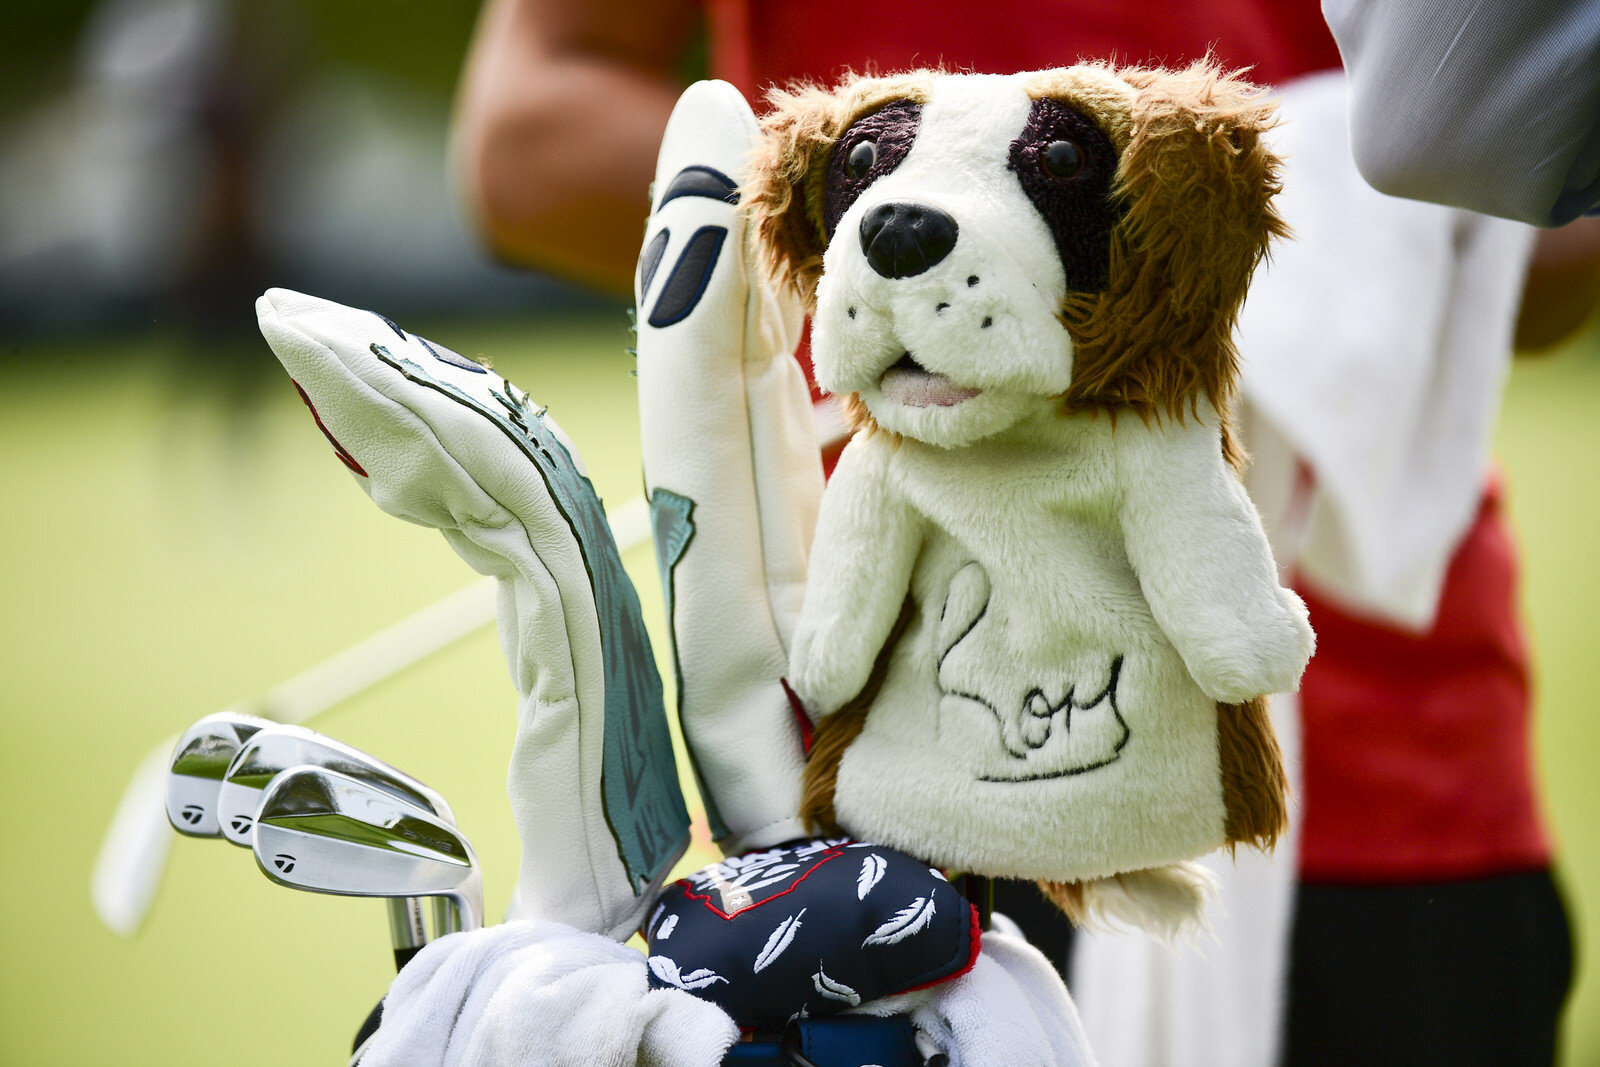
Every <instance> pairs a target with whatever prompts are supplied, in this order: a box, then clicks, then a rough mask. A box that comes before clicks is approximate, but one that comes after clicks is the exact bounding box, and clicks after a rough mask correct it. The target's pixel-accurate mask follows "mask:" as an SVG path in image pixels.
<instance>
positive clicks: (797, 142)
mask: <svg viewBox="0 0 1600 1067" xmlns="http://www.w3.org/2000/svg"><path fill="white" fill-rule="evenodd" d="M933 75H934V72H933V71H927V70H919V71H912V72H911V73H909V74H897V75H894V76H892V77H886V78H863V77H861V76H860V75H857V74H846V75H845V77H844V79H843V80H842V81H840V82H839V84H838V85H837V86H836V87H834V88H833V89H832V90H827V89H820V88H818V87H816V86H814V85H794V86H791V87H789V88H788V89H772V90H770V91H768V93H767V107H768V108H769V110H768V112H767V114H766V116H765V117H763V118H762V120H761V130H762V132H763V133H764V134H766V136H765V137H763V138H762V139H761V143H760V144H759V145H757V146H756V149H755V151H754V153H753V154H752V155H751V159H750V168H749V171H748V174H747V176H746V178H745V185H744V189H743V190H742V191H741V197H740V198H741V201H742V202H743V203H744V205H745V210H747V211H748V212H750V217H751V220H752V221H753V222H754V223H755V233H756V240H757V243H758V245H759V246H760V248H761V253H760V254H761V255H762V256H763V257H764V258H765V260H766V263H765V266H766V270H767V275H768V277H770V278H771V279H772V281H773V282H774V283H775V284H777V285H787V286H793V287H794V288H795V290H796V291H798V292H799V293H800V296H801V298H802V299H803V300H804V301H805V304H806V306H807V307H808V308H809V307H811V306H813V297H814V296H815V294H816V289H817V279H818V278H820V277H821V276H822V253H823V250H824V249H825V248H826V247H827V244H828V238H827V235H826V233H825V230H826V227H825V226H824V225H823V194H824V189H823V185H824V177H823V176H824V172H825V171H826V170H827V167H828V161H829V159H830V158H831V157H832V155H833V146H834V145H835V144H837V143H838V140H839V138H840V137H841V136H843V135H844V133H845V131H846V130H848V129H849V128H850V126H851V124H853V123H854V122H856V121H857V120H858V119H860V118H862V117H864V116H866V115H869V114H871V113H873V112H874V111H877V110H879V109H881V108H883V107H884V106H886V105H887V104H890V103H892V102H893V101H896V100H911V101H915V102H917V103H923V102H926V100H927V98H928V95H929V92H930V89H931V84H932V78H933Z"/></svg>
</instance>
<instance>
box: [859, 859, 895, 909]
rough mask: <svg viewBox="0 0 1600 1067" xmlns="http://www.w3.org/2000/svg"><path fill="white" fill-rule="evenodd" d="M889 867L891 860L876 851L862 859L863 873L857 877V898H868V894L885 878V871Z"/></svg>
mask: <svg viewBox="0 0 1600 1067" xmlns="http://www.w3.org/2000/svg"><path fill="white" fill-rule="evenodd" d="M888 869H889V861H888V860H885V859H884V858H883V857H882V856H880V855H878V854H877V853H876V852H874V853H872V854H871V855H870V856H868V857H867V858H866V859H864V860H862V861H861V873H860V874H859V875H858V876H857V877H856V899H857V900H866V899H867V894H868V893H870V892H872V887H873V886H875V885H877V884H878V883H879V882H880V881H882V880H883V872H884V871H886V870H888Z"/></svg>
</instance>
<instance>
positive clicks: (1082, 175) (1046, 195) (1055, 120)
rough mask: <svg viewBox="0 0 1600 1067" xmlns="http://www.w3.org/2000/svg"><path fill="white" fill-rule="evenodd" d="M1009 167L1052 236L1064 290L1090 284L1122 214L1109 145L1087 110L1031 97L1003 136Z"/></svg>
mask: <svg viewBox="0 0 1600 1067" xmlns="http://www.w3.org/2000/svg"><path fill="white" fill-rule="evenodd" d="M1011 169H1012V170H1013V171H1014V172H1016V175H1017V181H1018V182H1019V183H1020V184H1021V185H1022V191H1023V192H1024V193H1026V194H1027V197H1028V199H1029V200H1031V201H1032V202H1033V206H1034V207H1035V208H1037V209H1038V211H1039V214H1040V215H1042V216H1043V217H1044V221H1045V225H1047V226H1049V227H1050V234H1051V236H1052V237H1054V238H1055V243H1056V253H1057V254H1058V255H1059V256H1060V257H1061V269H1062V270H1063V271H1064V272H1065V273H1066V277H1067V291H1068V292H1079V293H1083V292H1089V293H1092V292H1097V291H1099V290H1101V289H1104V288H1105V286H1106V281H1107V276H1108V274H1109V271H1110V265H1111V230H1112V228H1113V227H1114V226H1116V224H1117V220H1118V219H1120V218H1121V217H1122V209H1121V207H1120V206H1119V205H1117V204H1115V203H1113V201H1112V198H1111V183H1112V180H1113V179H1114V178H1115V177H1116V173H1117V152H1116V149H1115V148H1113V147H1112V144H1111V140H1110V138H1108V137H1106V135H1105V134H1103V133H1101V132H1100V128H1099V127H1098V126H1096V125H1095V124H1094V122H1093V120H1091V119H1090V118H1089V117H1088V116H1087V115H1085V114H1083V113H1082V112H1081V111H1078V110H1077V109H1076V108H1074V107H1072V106H1070V105H1068V104H1064V103H1062V102H1061V101H1059V100H1048V99H1047V100H1035V101H1034V102H1033V107H1032V109H1031V110H1030V111H1029V112H1028V122H1027V125H1026V126H1024V127H1023V129H1022V133H1021V135H1020V136H1018V137H1017V139H1016V140H1015V141H1012V142H1011Z"/></svg>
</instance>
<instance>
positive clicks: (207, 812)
mask: <svg viewBox="0 0 1600 1067" xmlns="http://www.w3.org/2000/svg"><path fill="white" fill-rule="evenodd" d="M274 725H276V724H275V723H273V722H272V721H271V720H270V719H258V718H256V717H255V716H254V715H242V714H240V713H238V712H233V711H219V712H217V713H216V714H215V715H207V716H206V717H205V718H203V719H201V720H200V721H199V722H196V723H195V724H194V725H193V726H191V727H189V729H187V730H185V731H184V733H183V736H182V737H180V738H178V744H177V745H176V746H175V747H174V748H173V750H172V761H171V763H170V764H169V765H168V770H167V819H168V821H169V822H171V823H172V828H173V829H174V830H177V831H178V832H179V833H180V834H188V835H189V836H190V837H220V836H221V835H222V829H221V826H220V824H219V823H218V820H217V793H218V791H219V790H220V789H221V788H222V779H223V776H224V775H225V774H226V773H227V771H228V765H229V764H230V763H232V762H233V757H234V756H236V755H238V754H239V749H241V748H243V747H244V745H245V743H246V742H248V741H249V740H250V738H252V737H254V736H255V735H256V733H257V732H258V731H261V730H265V729H267V728H268V727H270V726H274Z"/></svg>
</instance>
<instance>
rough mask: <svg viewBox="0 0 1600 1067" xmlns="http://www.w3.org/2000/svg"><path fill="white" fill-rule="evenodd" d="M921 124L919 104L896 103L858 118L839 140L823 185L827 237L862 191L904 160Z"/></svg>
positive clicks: (823, 222)
mask: <svg viewBox="0 0 1600 1067" xmlns="http://www.w3.org/2000/svg"><path fill="white" fill-rule="evenodd" d="M921 122H922V105H921V104H916V103H912V102H911V101H910V100H896V101H894V102H893V103H891V104H886V105H885V106H884V107H882V108H880V109H878V110H877V111H874V112H873V113H872V114H870V115H867V116H865V117H863V118H860V119H857V120H856V123H855V125H854V126H851V127H850V128H849V129H848V130H846V131H845V132H844V135H843V136H841V137H840V138H839V140H838V142H837V143H836V144H835V145H834V146H833V155H832V156H831V157H830V158H829V160H828V170H827V174H826V176H825V177H824V178H823V185H822V228H823V232H824V233H825V234H826V235H827V236H828V237H830V238H831V237H832V236H833V231H834V228H835V227H836V226H838V225H839V220H840V219H841V218H843V217H844V213H845V212H846V211H849V210H850V205H851V204H853V203H855V200H856V197H858V196H860V195H861V192H862V190H864V189H865V188H866V187H867V186H869V185H871V184H872V183H873V182H875V181H877V180H878V179H879V178H881V177H883V176H884V175H885V174H888V173H889V172H890V171H892V170H894V169H895V168H896V167H898V166H899V165H900V163H901V161H902V160H904V159H905V158H906V153H908V152H910V151H911V144H912V142H913V141H915V140H916V139H917V127H918V126H919V125H920V124H921Z"/></svg>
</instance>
